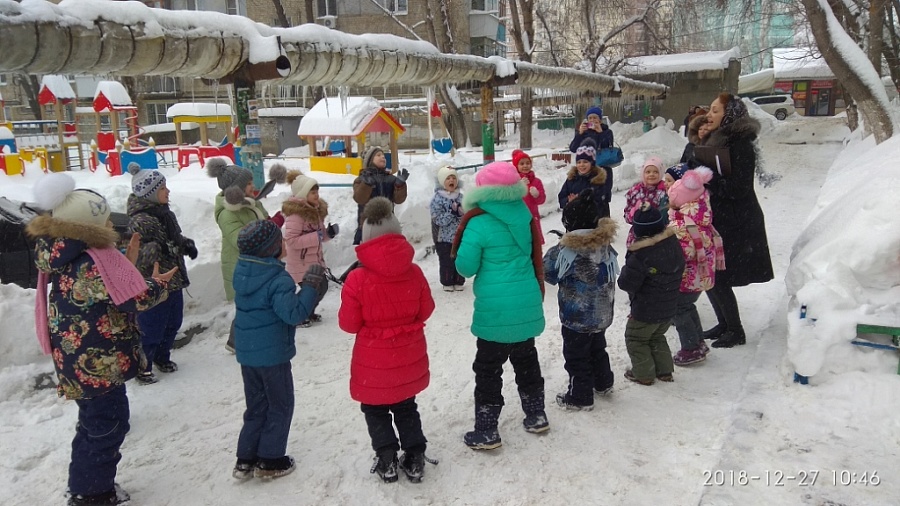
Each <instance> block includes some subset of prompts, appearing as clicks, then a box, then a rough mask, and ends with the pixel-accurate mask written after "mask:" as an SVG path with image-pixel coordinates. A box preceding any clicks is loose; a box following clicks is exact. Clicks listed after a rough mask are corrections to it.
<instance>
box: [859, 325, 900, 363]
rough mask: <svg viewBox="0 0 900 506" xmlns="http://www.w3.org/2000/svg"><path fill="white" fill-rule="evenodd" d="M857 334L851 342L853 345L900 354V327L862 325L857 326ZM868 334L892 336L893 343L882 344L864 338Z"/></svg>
mask: <svg viewBox="0 0 900 506" xmlns="http://www.w3.org/2000/svg"><path fill="white" fill-rule="evenodd" d="M856 334H857V335H856V338H855V339H854V340H853V341H851V343H852V344H855V345H856V346H865V347H867V348H876V349H879V350H891V351H897V352H900V327H890V326H887V325H871V324H867V323H860V324H858V325H857V326H856ZM866 334H868V335H886V336H891V342H890V343H881V342H876V341H873V340H871V339H868V338H866V337H862V335H866ZM897 374H900V361H898V364H897Z"/></svg>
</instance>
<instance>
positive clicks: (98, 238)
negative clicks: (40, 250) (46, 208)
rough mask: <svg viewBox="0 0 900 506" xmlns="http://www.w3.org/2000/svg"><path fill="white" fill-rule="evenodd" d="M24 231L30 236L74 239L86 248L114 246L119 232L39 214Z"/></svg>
mask: <svg viewBox="0 0 900 506" xmlns="http://www.w3.org/2000/svg"><path fill="white" fill-rule="evenodd" d="M25 231H26V232H27V233H28V235H30V236H31V237H40V236H45V237H52V238H54V239H57V238H65V239H75V240H77V241H82V242H84V243H85V244H87V247H88V248H109V247H114V246H115V245H116V241H118V240H119V234H118V233H117V232H116V231H115V230H113V229H111V228H106V227H99V226H97V225H88V224H86V223H78V222H74V221H68V220H60V219H58V218H53V217H52V216H48V215H41V216H38V217H37V218H35V219H33V220H31V222H30V223H29V224H28V226H27V227H25Z"/></svg>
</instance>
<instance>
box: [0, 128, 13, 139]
mask: <svg viewBox="0 0 900 506" xmlns="http://www.w3.org/2000/svg"><path fill="white" fill-rule="evenodd" d="M15 138H16V136H15V135H13V133H12V132H11V131H10V130H9V128H6V127H5V126H0V139H15Z"/></svg>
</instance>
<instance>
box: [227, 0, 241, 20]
mask: <svg viewBox="0 0 900 506" xmlns="http://www.w3.org/2000/svg"><path fill="white" fill-rule="evenodd" d="M225 14H231V15H232V16H237V15H238V14H240V13H239V12H238V2H237V0H225Z"/></svg>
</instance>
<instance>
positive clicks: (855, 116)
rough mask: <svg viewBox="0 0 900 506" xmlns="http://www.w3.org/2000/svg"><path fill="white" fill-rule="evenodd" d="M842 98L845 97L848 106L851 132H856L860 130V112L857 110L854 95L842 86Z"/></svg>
mask: <svg viewBox="0 0 900 506" xmlns="http://www.w3.org/2000/svg"><path fill="white" fill-rule="evenodd" d="M841 96H843V97H844V103H845V104H847V109H846V111H845V112H846V113H847V126H848V127H849V128H850V131H851V132H855V131H856V129H857V128H859V110H858V109H857V108H856V102H854V101H853V95H851V94H850V92H849V91H847V88H844V86H843V85H842V86H841Z"/></svg>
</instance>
